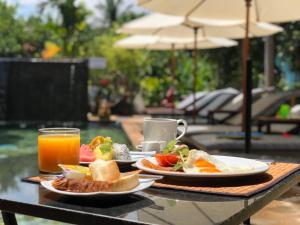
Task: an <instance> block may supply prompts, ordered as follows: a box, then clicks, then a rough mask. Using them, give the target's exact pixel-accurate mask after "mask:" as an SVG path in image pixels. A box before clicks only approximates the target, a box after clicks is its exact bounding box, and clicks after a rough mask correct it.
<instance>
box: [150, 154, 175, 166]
mask: <svg viewBox="0 0 300 225" xmlns="http://www.w3.org/2000/svg"><path fill="white" fill-rule="evenodd" d="M155 159H156V161H157V163H158V165H160V166H164V167H168V166H174V165H175V164H176V163H177V162H178V160H179V157H178V155H176V154H155Z"/></svg>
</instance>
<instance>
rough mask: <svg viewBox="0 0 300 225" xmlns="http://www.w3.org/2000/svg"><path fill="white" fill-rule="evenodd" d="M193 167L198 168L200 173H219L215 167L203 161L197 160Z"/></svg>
mask: <svg viewBox="0 0 300 225" xmlns="http://www.w3.org/2000/svg"><path fill="white" fill-rule="evenodd" d="M194 166H196V167H198V168H200V171H201V172H207V173H218V172H221V171H220V170H218V169H217V168H216V166H215V165H214V164H212V163H210V162H208V161H206V160H204V159H198V160H197V161H196V162H195V163H194Z"/></svg>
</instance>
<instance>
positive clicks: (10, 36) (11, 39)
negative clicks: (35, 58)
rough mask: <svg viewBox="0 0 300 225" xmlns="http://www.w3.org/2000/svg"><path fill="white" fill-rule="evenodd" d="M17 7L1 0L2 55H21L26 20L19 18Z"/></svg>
mask: <svg viewBox="0 0 300 225" xmlns="http://www.w3.org/2000/svg"><path fill="white" fill-rule="evenodd" d="M16 10H17V7H16V6H13V5H8V4H7V3H6V2H5V1H2V0H0V37H1V38H0V55H1V57H5V56H21V55H22V42H21V40H22V35H23V33H24V32H23V29H24V21H23V20H18V19H17V18H16V17H15V15H16Z"/></svg>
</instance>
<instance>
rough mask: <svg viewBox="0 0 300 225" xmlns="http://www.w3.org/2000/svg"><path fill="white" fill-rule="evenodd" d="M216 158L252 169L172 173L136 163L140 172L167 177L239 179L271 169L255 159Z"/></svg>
mask: <svg viewBox="0 0 300 225" xmlns="http://www.w3.org/2000/svg"><path fill="white" fill-rule="evenodd" d="M214 157H216V158H217V159H219V160H221V161H222V162H224V163H226V164H228V165H232V166H243V167H249V168H251V169H249V170H243V171H236V172H226V173H197V172H195V173H184V172H170V171H162V170H155V169H151V168H148V167H145V166H144V165H143V164H142V162H141V161H142V159H140V160H138V161H137V162H136V167H137V168H139V169H140V170H144V171H146V172H149V173H154V174H160V175H165V176H179V177H238V176H248V175H253V174H259V173H263V172H266V171H267V170H268V169H269V166H268V164H266V163H264V162H261V161H257V160H253V159H246V158H239V157H230V156H218V155H215V156H214ZM147 159H148V160H149V161H150V162H152V163H154V164H157V161H156V159H155V158H154V157H149V158H147Z"/></svg>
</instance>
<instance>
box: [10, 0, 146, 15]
mask: <svg viewBox="0 0 300 225" xmlns="http://www.w3.org/2000/svg"><path fill="white" fill-rule="evenodd" d="M78 1H83V2H84V3H85V5H86V7H87V8H88V9H89V10H91V11H93V12H95V10H96V8H95V6H96V5H97V4H98V3H99V2H103V1H104V0H78ZM6 2H8V3H9V4H18V5H19V7H18V16H22V17H26V18H27V17H28V16H30V15H33V14H36V13H37V12H38V7H37V6H38V4H39V3H41V2H43V0H6ZM123 2H124V4H123V7H124V8H126V7H127V6H128V5H133V6H134V7H133V10H134V11H137V12H138V11H143V10H142V9H141V8H139V7H138V6H137V1H136V0H123ZM97 14H98V15H97V16H98V17H100V15H99V12H97Z"/></svg>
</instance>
